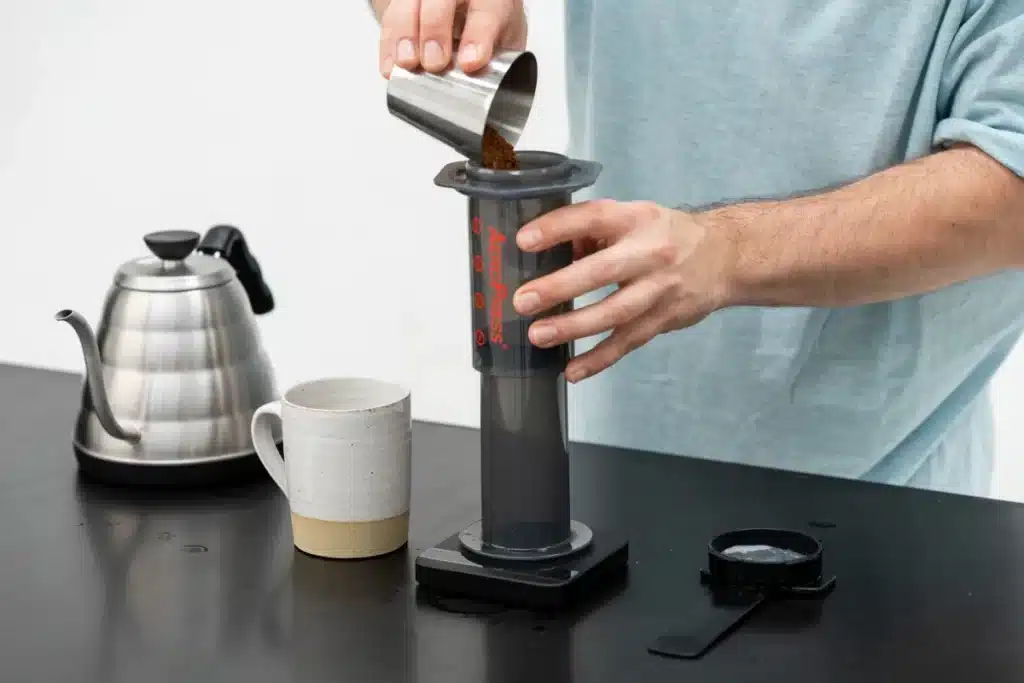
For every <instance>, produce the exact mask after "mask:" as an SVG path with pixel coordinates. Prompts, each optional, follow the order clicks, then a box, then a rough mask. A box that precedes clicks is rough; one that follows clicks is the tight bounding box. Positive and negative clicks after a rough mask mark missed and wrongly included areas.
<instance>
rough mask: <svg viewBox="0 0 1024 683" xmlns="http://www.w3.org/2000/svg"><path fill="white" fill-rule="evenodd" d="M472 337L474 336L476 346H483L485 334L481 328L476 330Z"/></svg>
mask: <svg viewBox="0 0 1024 683" xmlns="http://www.w3.org/2000/svg"><path fill="white" fill-rule="evenodd" d="M474 337H476V345H477V346H483V345H484V344H486V343H487V335H486V334H484V331H483V330H477V331H476V334H475V335H474Z"/></svg>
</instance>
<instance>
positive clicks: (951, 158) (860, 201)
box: [703, 145, 1024, 307]
mask: <svg viewBox="0 0 1024 683" xmlns="http://www.w3.org/2000/svg"><path fill="white" fill-rule="evenodd" d="M703 218H704V219H705V220H706V221H708V223H709V225H710V228H711V229H718V230H725V231H726V234H727V235H728V236H729V238H730V240H731V242H732V244H733V247H734V252H733V254H734V257H733V258H732V259H731V264H732V267H731V268H730V272H729V273H728V274H727V275H726V279H727V281H728V283H729V284H728V285H727V290H728V292H729V294H728V298H729V299H730V301H729V304H730V305H754V306H826V307H840V306H853V305H858V304H866V303H872V302H877V301H884V300H891V299H896V298H900V297H904V296H908V295H913V294H920V293H924V292H928V291H932V290H935V289H939V288H941V287H944V286H947V285H950V284H954V283H957V282H961V281H964V280H968V279H971V278H975V277H980V276H985V275H990V274H994V273H996V272H998V271H1001V270H1006V269H1012V268H1022V267H1024V180H1022V179H1021V178H1019V177H1017V176H1016V175H1015V174H1014V173H1012V172H1011V171H1010V170H1008V169H1007V168H1006V167H1004V166H1003V165H1001V164H999V163H998V162H996V161H995V160H994V159H992V158H991V157H989V156H988V155H986V154H985V153H983V152H981V151H980V150H978V149H977V148H975V147H971V146H966V145H964V146H958V147H955V148H953V149H949V150H946V151H943V152H939V153H936V154H934V155H931V156H928V157H925V158H923V159H920V160H917V161H914V162H911V163H907V164H903V165H901V166H898V167H895V168H892V169H889V170H886V171H883V172H880V173H877V174H875V175H872V176H869V177H868V178H865V179H863V180H861V181H859V182H857V183H854V184H851V185H848V186H846V187H844V188H841V189H838V190H834V191H831V192H827V193H824V194H821V195H818V196H814V197H806V198H801V199H792V200H785V201H774V202H758V203H750V204H738V205H733V206H729V207H723V208H719V209H714V210H712V211H709V212H707V213H706V214H704V215H703Z"/></svg>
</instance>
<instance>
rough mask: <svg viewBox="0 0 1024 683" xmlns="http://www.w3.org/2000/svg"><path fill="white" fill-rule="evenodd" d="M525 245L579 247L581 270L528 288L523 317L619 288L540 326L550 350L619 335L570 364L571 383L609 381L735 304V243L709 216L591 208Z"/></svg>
mask: <svg viewBox="0 0 1024 683" xmlns="http://www.w3.org/2000/svg"><path fill="white" fill-rule="evenodd" d="M516 241H517V243H518V245H519V248H520V249H522V250H523V251H542V250H544V249H550V248H551V247H553V246H555V245H557V244H560V243H566V242H572V243H573V246H574V251H575V253H576V260H575V262H574V263H573V264H572V265H570V266H567V267H566V268H563V269H561V270H559V271H556V272H554V273H551V274H550V275H546V276H544V277H541V278H538V279H536V280H533V281H532V282H529V283H527V284H525V285H523V286H522V287H520V288H519V290H518V291H517V292H516V294H515V297H514V299H513V306H514V307H515V309H516V310H517V311H518V312H519V313H520V314H521V315H536V314H538V313H540V312H542V311H545V310H548V309H550V308H551V307H553V306H555V305H558V304H560V303H564V302H567V301H571V300H573V299H575V298H576V297H579V296H582V295H584V294H586V293H588V292H592V291H594V290H597V289H600V288H602V287H605V286H607V285H618V286H619V287H618V289H617V290H616V291H615V292H613V293H612V294H611V295H609V296H608V297H606V298H605V299H603V300H602V301H599V302H597V303H595V304H592V305H589V306H586V307H584V308H580V309H577V310H575V311H570V312H568V313H564V314H561V315H554V316H550V317H546V318H543V319H541V320H538V321H536V322H534V323H533V325H531V327H530V341H531V342H532V343H533V344H534V345H536V346H539V347H542V348H544V347H549V346H555V345H558V344H563V343H566V342H570V341H573V340H576V339H583V338H585V337H590V336H593V335H596V334H601V333H603V332H607V331H609V330H611V335H610V336H609V337H608V338H607V339H605V340H604V341H602V342H601V343H600V344H598V345H597V346H595V347H594V348H593V349H591V350H590V351H588V352H586V353H584V354H583V355H581V356H579V357H577V358H574V359H573V360H572V361H571V362H570V364H569V366H568V367H567V368H566V372H565V374H566V378H567V379H568V380H569V381H570V382H578V381H579V380H581V379H583V378H585V377H590V376H592V375H595V374H597V373H598V372H601V371H602V370H604V369H606V368H608V367H610V366H611V365H612V364H614V363H615V362H617V361H618V360H619V359H620V358H622V357H623V356H625V355H626V354H628V353H630V352H631V351H633V350H635V349H637V348H639V347H640V346H643V345H644V344H646V343H647V342H648V341H650V340H651V339H653V338H654V337H655V336H657V335H659V334H661V333H664V332H670V331H673V330H678V329H682V328H684V327H689V326H690V325H693V324H695V323H697V322H699V321H701V320H703V319H704V318H705V317H706V316H708V315H709V314H710V313H712V312H713V311H715V310H717V309H719V308H722V307H724V306H725V305H726V304H727V301H728V291H727V290H728V287H727V282H728V278H727V274H728V272H729V267H730V264H731V262H732V260H733V256H732V252H733V249H732V246H731V239H730V237H729V234H728V231H727V230H726V228H725V227H724V226H712V225H710V221H706V220H705V219H704V218H703V217H702V216H701V215H700V214H689V213H685V212H682V211H675V210H671V209H666V208H663V207H661V206H658V205H657V204H653V203H650V202H632V203H621V202H615V201H610V200H600V201H593V202H585V203H580V204H575V205H571V206H567V207H564V208H562V209H558V210H556V211H552V212H551V213H549V214H546V215H544V216H542V217H540V218H538V219H537V220H535V221H533V222H531V223H530V224H528V225H526V226H524V227H523V228H522V230H520V231H519V234H518V236H517V238H516Z"/></svg>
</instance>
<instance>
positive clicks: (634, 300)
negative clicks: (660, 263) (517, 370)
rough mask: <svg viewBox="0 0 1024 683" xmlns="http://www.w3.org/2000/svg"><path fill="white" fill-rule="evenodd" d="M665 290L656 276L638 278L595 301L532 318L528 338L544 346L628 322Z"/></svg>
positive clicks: (656, 301) (589, 335)
mask: <svg viewBox="0 0 1024 683" xmlns="http://www.w3.org/2000/svg"><path fill="white" fill-rule="evenodd" d="M664 291H665V286H664V285H663V284H662V283H661V282H660V281H658V279H657V278H653V277H650V278H643V279H641V280H637V281H636V282H634V283H632V284H630V285H628V286H626V287H623V288H622V289H619V290H617V291H615V292H613V293H612V294H610V295H609V296H607V297H605V298H604V299H602V300H601V301H598V302H597V303H594V304H591V305H589V306H585V307H583V308H579V309H577V310H575V311H571V312H569V313H565V314H563V315H559V316H553V317H550V318H544V319H543V320H539V321H537V322H535V323H534V324H533V325H531V326H530V341H531V342H532V343H533V344H534V345H535V346H539V347H541V348H546V347H549V346H557V345H558V344H565V343H568V342H570V341H574V340H576V339H585V338H587V337H592V336H594V335H595V334H601V333H602V332H607V331H608V330H612V329H616V328H619V327H622V326H625V325H628V324H629V323H630V322H632V321H633V320H635V319H637V318H640V317H641V316H643V315H644V314H645V313H646V312H647V311H648V310H650V309H651V308H653V307H654V306H656V305H657V304H658V300H659V299H660V298H661V296H662V294H663V293H664Z"/></svg>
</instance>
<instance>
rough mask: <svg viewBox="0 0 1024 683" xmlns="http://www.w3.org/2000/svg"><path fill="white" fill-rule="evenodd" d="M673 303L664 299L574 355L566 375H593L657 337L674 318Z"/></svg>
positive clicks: (576, 377)
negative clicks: (577, 354)
mask: <svg viewBox="0 0 1024 683" xmlns="http://www.w3.org/2000/svg"><path fill="white" fill-rule="evenodd" d="M672 306H673V304H672V302H671V301H670V300H669V299H663V300H662V301H660V302H659V303H658V304H657V305H656V306H655V307H653V308H651V309H649V310H648V311H647V312H646V313H644V314H643V315H642V316H640V317H639V318H635V319H634V320H633V321H632V322H630V323H627V324H626V325H624V326H622V327H618V328H616V329H615V331H614V332H612V334H611V335H610V336H609V337H608V338H607V339H605V340H604V341H602V342H601V343H600V344H598V345H597V346H595V347H594V348H592V349H590V350H589V351H587V352H586V353H584V354H582V355H580V356H577V357H576V358H574V359H572V361H570V362H569V365H567V366H566V368H565V378H566V379H567V380H569V381H570V382H579V381H580V380H582V379H585V378H587V377H593V376H594V375H596V374H597V373H599V372H602V371H603V370H607V369H608V368H610V367H611V366H612V365H614V364H615V363H617V362H618V361H619V360H620V359H622V358H623V357H624V356H626V355H627V354H629V353H632V352H633V351H635V350H636V349H638V348H640V347H641V346H643V345H644V344H646V343H647V342H649V341H651V340H652V339H654V338H655V337H656V336H658V335H659V334H661V332H662V331H663V330H664V328H665V325H666V322H667V321H668V320H669V319H670V318H671V314H672V313H671V312H672Z"/></svg>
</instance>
